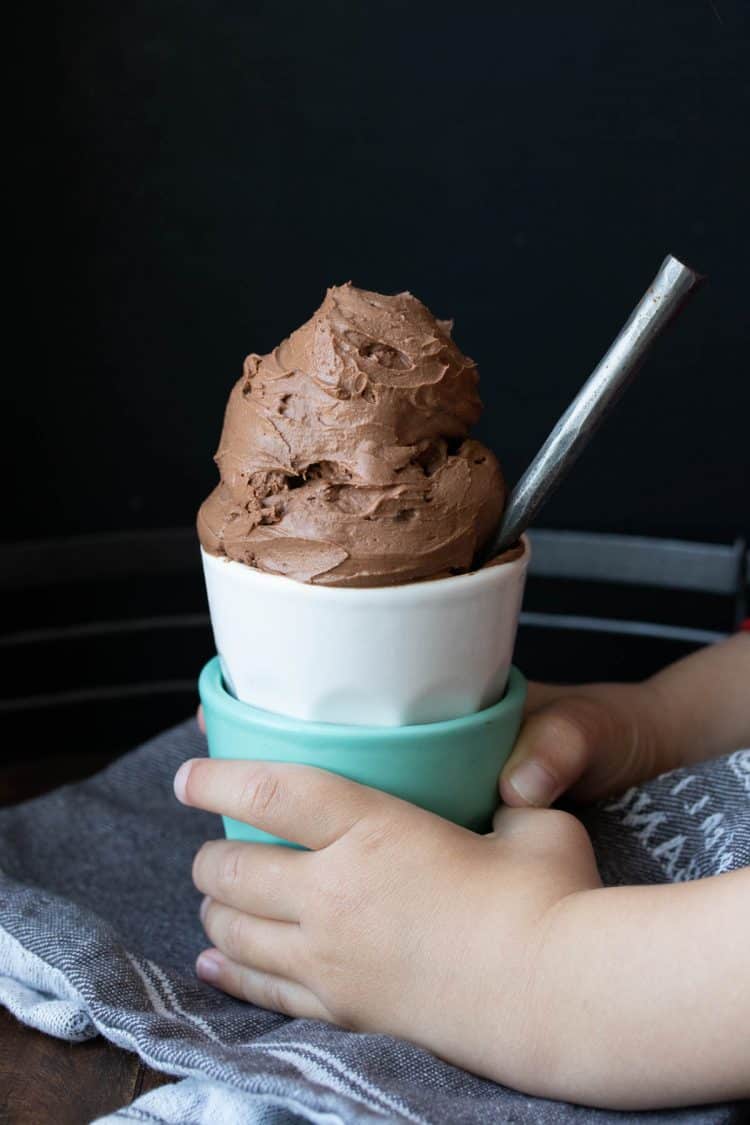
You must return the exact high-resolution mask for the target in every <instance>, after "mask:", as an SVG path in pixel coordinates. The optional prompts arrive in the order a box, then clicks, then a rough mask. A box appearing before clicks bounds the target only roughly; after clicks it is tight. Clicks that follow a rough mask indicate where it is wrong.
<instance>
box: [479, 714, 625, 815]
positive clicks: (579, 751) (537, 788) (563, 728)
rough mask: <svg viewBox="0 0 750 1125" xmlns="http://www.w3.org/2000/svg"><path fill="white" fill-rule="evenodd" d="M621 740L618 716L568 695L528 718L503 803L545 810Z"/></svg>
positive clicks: (504, 784) (503, 780)
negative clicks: (595, 761) (615, 718)
mask: <svg viewBox="0 0 750 1125" xmlns="http://www.w3.org/2000/svg"><path fill="white" fill-rule="evenodd" d="M619 741H620V739H619V737H618V732H617V730H616V722H614V721H613V716H612V715H611V714H609V713H608V711H607V708H606V706H605V705H603V704H602V703H600V702H599V701H598V700H594V699H586V698H584V697H582V696H564V697H563V698H560V699H557V700H555V701H554V702H552V703H549V704H547V706H542V707H541V708H540V710H538V711H535V712H534V713H533V714H531V715H529V717H528V718H527V719H526V721H525V723H524V725H523V727H522V728H521V733H520V735H519V738H518V741H517V743H516V745H515V747H514V749H513V753H512V754H511V756H510V758H509V759H508V761H507V763H506V765H505V768H504V769H503V772H502V774H501V777H500V793H501V795H502V798H503V800H504V801H505V803H506V804H508V805H513V806H522V805H534V806H536V807H539V808H546V807H547V806H548V805H551V804H552V802H553V801H555V800H557V798H558V797H559V796H560V795H561V794H562V793H564V792H565V790H566V789H570V787H571V786H572V785H574V784H575V783H576V782H577V781H578V780H579V779H580V778H581V777H582V776H583V775H584V774H585V773H586V770H587V769H588V768H589V766H590V765H591V763H592V761H593V760H594V757H595V756H596V755H598V754H600V753H606V754H609V753H610V752H611V751H613V750H614V751H616V750H617V746H618V744H619Z"/></svg>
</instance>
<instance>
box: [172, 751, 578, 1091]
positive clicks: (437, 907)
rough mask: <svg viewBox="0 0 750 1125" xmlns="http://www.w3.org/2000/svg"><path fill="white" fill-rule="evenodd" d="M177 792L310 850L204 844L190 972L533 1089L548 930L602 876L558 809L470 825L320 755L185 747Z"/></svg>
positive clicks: (277, 1006) (504, 811)
mask: <svg viewBox="0 0 750 1125" xmlns="http://www.w3.org/2000/svg"><path fill="white" fill-rule="evenodd" d="M175 792H176V794H177V796H178V797H179V799H180V800H181V801H182V802H183V803H185V804H188V805H193V806H196V807H198V808H202V809H206V810H208V811H211V812H215V813H223V814H225V815H228V816H231V817H234V818H236V819H238V820H242V821H245V822H247V823H249V824H252V825H255V826H256V827H257V828H261V829H264V830H265V831H267V832H270V833H272V834H274V835H277V836H280V837H282V838H284V839H290V840H293V841H295V842H296V843H299V844H302V845H304V846H305V847H307V848H309V849H311V850H310V851H296V850H293V849H290V848H285V847H282V846H273V845H265V844H249V843H239V842H233V841H228V840H214V841H211V842H209V843H207V844H204V845H203V847H202V848H201V849H200V851H199V852H198V854H197V856H196V858H195V863H194V867H193V878H194V881H195V884H196V886H197V887H198V889H199V890H200V891H203V893H204V894H205V895H207V896H208V898H207V899H206V901H205V903H204V906H203V910H202V919H203V925H204V928H205V930H206V933H207V934H208V936H209V939H210V940H211V942H212V943H213V947H214V948H212V949H210V950H207V951H204V953H202V954H201V956H200V957H199V959H198V974H199V975H200V976H201V977H202V978H203V979H204V980H208V981H210V982H211V983H212V984H214V985H215V986H216V987H217V988H221V989H223V990H224V991H226V992H229V993H231V994H232V995H234V996H238V997H240V998H242V999H244V1000H249V1001H251V1002H252V1003H255V1004H259V1005H260V1006H262V1007H265V1008H272V1009H274V1010H276V1011H279V1012H283V1013H285V1014H287V1015H290V1016H298V1017H307V1018H314V1019H324V1020H331V1021H333V1022H335V1023H338V1024H341V1025H344V1026H346V1027H350V1028H354V1029H356V1030H361V1031H374V1032H389V1033H392V1034H394V1035H399V1036H401V1037H403V1038H406V1039H411V1040H413V1041H414V1042H416V1043H419V1044H421V1045H422V1046H424V1047H427V1048H429V1049H430V1050H432V1051H434V1052H436V1053H437V1054H439V1055H441V1056H443V1057H444V1058H446V1059H448V1060H449V1061H451V1062H453V1063H455V1064H457V1065H463V1066H466V1067H468V1068H469V1069H471V1070H474V1071H475V1072H478V1073H481V1074H484V1075H486V1076H487V1077H490V1078H493V1079H495V1080H497V1081H502V1082H508V1083H511V1084H513V1085H515V1086H519V1087H521V1088H522V1089H527V1090H532V1089H533V1092H537V1093H543V1092H544V1085H545V1080H544V1075H545V1059H546V1058H547V1056H548V1054H549V1055H551V1056H552V1055H554V1053H555V1050H556V1047H555V1044H551V1043H549V1042H548V1037H547V1031H546V1029H547V1025H548V1021H547V1019H546V1015H547V1012H546V1010H545V1004H546V997H545V985H544V981H545V955H546V951H547V947H548V944H549V939H550V935H551V934H552V932H553V930H554V922H555V919H556V917H557V913H558V908H559V907H560V905H561V904H562V903H563V902H564V901H565V900H566V899H569V898H570V896H576V897H579V896H580V894H581V893H586V892H588V891H589V890H592V889H594V888H597V887H599V886H600V881H599V877H598V874H597V869H596V864H595V861H594V856H593V852H592V849H591V844H590V842H589V838H588V836H587V834H586V832H585V830H584V829H583V827H582V826H581V824H580V823H579V822H578V821H577V820H576V819H575V818H574V817H572V816H569V815H568V814H567V813H563V812H558V811H554V810H547V809H509V808H501V809H500V810H499V811H498V813H497V815H496V817H495V821H494V832H493V833H492V834H491V835H488V836H478V835H476V834H475V833H473V832H469V831H467V830H465V829H463V828H459V827H457V826H456V825H454V824H451V823H450V822H448V821H446V820H442V819H440V818H439V817H437V816H434V815H432V814H431V813H428V812H425V811H424V810H422V809H419V808H416V807H414V806H413V805H410V804H407V803H406V802H404V801H400V800H397V799H396V798H395V797H390V796H388V795H386V794H384V793H381V792H378V791H377V790H374V789H369V788H366V787H364V786H361V785H357V784H355V783H354V782H351V781H347V780H345V779H344V778H341V777H338V776H335V775H333V774H330V773H326V772H324V771H322V770H317V769H312V768H310V767H304V766H296V765H279V764H273V763H265V762H240V761H215V760H207V759H196V760H194V761H190V762H186V763H185V764H184V765H183V766H182V767H181V768H180V770H179V771H178V774H177V776H176V778H175ZM553 960H554V959H553Z"/></svg>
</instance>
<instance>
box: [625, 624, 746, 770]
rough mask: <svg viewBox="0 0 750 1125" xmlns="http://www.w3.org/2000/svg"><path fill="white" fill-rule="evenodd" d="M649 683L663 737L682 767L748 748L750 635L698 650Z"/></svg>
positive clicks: (666, 669)
mask: <svg viewBox="0 0 750 1125" xmlns="http://www.w3.org/2000/svg"><path fill="white" fill-rule="evenodd" d="M646 683H647V686H648V687H649V689H650V691H651V693H652V695H653V698H654V701H655V712H656V716H657V721H658V723H659V725H660V726H661V727H662V728H663V736H662V737H663V738H664V739H665V740H667V741H668V742H669V743H670V744H671V745H672V746H675V747H679V748H680V758H681V760H682V761H683V762H684V763H686V764H687V763H690V762H695V761H700V760H702V759H704V758H711V757H716V756H718V755H719V754H727V753H729V752H730V751H731V750H737V749H739V748H740V747H747V746H750V634H748V633H741V634H738V635H737V636H734V637H730V638H729V639H728V640H726V641H722V642H720V643H719V644H715V645H710V646H709V647H707V648H704V649H700V650H699V651H698V652H694V653H692V654H691V655H690V656H687V657H685V659H684V660H678V661H677V662H676V663H675V664H670V665H669V667H667V668H665V669H663V671H661V672H658V673H657V674H656V675H655V676H652V678H651V679H650V680H648V681H646Z"/></svg>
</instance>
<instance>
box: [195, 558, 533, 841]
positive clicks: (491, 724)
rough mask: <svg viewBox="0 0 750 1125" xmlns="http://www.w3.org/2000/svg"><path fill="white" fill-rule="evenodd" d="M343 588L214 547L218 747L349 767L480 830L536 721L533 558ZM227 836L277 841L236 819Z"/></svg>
mask: <svg viewBox="0 0 750 1125" xmlns="http://www.w3.org/2000/svg"><path fill="white" fill-rule="evenodd" d="M522 545H523V551H522V553H521V554H520V556H519V557H517V558H512V559H510V560H509V561H507V562H497V563H495V564H494V565H490V566H486V567H484V568H482V569H480V570H477V571H474V572H472V573H469V574H461V575H456V576H453V577H448V578H438V579H434V580H432V581H425V582H413V583H409V584H405V585H400V586H379V587H372V588H338V587H330V586H317V585H310V584H306V583H302V582H296V581H294V580H292V579H289V578H286V577H283V576H280V575H274V574H269V573H266V572H263V571H260V570H256V569H254V568H253V567H250V566H246V565H244V564H243V563H240V562H235V561H231V560H228V559H226V558H219V557H216V556H214V555H212V554H209V553H208V552H206V551H202V552H201V554H202V559H203V568H204V574H205V579H206V588H207V593H208V601H209V608H210V612H211V621H212V625H213V631H214V638H215V642H216V649H217V652H218V656H217V657H215V658H214V659H213V660H211V661H209V663H208V664H207V665H206V667H205V668H204V669H203V672H202V674H201V677H200V684H199V690H200V696H201V701H202V703H203V709H204V714H205V719H206V729H207V735H208V744H209V752H210V754H211V755H212V756H213V757H216V758H244V759H256V760H266V761H285V762H297V763H302V764H305V765H312V766H318V767H321V768H323V769H327V770H331V771H332V772H334V773H339V774H342V775H344V776H346V777H348V778H351V779H352V780H354V781H358V782H361V783H362V784H365V785H371V786H374V787H376V788H378V789H383V790H385V791H386V792H389V793H393V794H395V795H396V796H399V797H402V798H404V799H405V800H408V801H412V802H413V803H415V804H417V805H421V806H422V807H423V808H427V809H429V810H431V811H432V812H434V813H437V814H438V815H440V816H443V817H446V818H447V819H449V820H453V821H455V822H456V823H458V824H462V825H464V826H466V827H468V828H471V829H473V830H476V831H486V830H487V829H488V827H489V824H490V821H491V817H492V813H493V811H494V809H495V807H496V804H497V777H498V774H499V772H500V770H501V769H502V766H503V764H504V762H505V761H506V759H507V757H508V756H509V754H510V751H511V749H512V747H513V743H514V741H515V738H516V735H517V733H518V729H519V726H520V722H521V715H522V711H523V704H524V699H525V694H526V685H525V681H524V679H523V676H522V675H521V673H520V672H519V671H518V670H517V669H515V668H514V667H512V665H511V658H512V652H513V645H514V641H515V634H516V627H517V623H518V616H519V612H520V607H521V600H522V596H523V587H524V581H525V575H526V569H527V565H528V559H529V544H528V541H527V540H526V539H525V538H524V539H523V541H522ZM224 823H225V829H226V833H227V836H229V837H230V838H233V839H243V840H255V841H259V840H263V841H269V840H272V837H269V836H268V835H267V834H266V833H263V832H260V831H259V830H257V829H255V828H252V827H250V826H249V825H247V824H243V823H240V822H238V821H233V820H230V819H229V818H225V821H224Z"/></svg>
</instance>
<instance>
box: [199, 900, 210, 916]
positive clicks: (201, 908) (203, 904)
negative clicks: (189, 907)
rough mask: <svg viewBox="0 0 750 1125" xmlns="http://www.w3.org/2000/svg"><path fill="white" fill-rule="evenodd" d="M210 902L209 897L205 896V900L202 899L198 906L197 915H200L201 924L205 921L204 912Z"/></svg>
mask: <svg viewBox="0 0 750 1125" xmlns="http://www.w3.org/2000/svg"><path fill="white" fill-rule="evenodd" d="M210 901H211V896H210V895H206V896H205V898H204V899H203V902H202V903H201V905H200V910H199V911H198V913H199V914H200V919H201V922H205V920H206V911H207V910H208V904H209V903H210Z"/></svg>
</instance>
